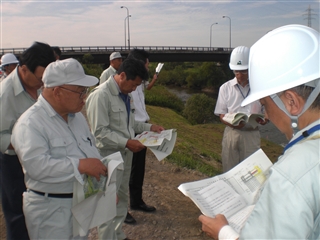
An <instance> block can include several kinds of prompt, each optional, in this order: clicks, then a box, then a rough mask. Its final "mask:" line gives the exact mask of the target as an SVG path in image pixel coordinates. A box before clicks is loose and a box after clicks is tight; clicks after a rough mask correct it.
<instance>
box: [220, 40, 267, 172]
mask: <svg viewBox="0 0 320 240" xmlns="http://www.w3.org/2000/svg"><path fill="white" fill-rule="evenodd" d="M248 61H249V48H248V47H245V46H239V47H236V48H235V49H233V51H232V53H231V56H230V63H229V66H230V69H231V70H233V73H234V74H235V77H234V78H233V79H231V80H229V81H228V82H226V83H224V84H223V85H222V86H221V87H220V89H219V96H218V100H217V103H216V108H215V110H214V113H215V114H216V115H217V116H219V117H220V121H221V122H222V123H223V124H225V125H226V128H225V130H224V133H223V139H222V154H221V157H222V168H223V172H227V171H229V170H230V169H232V168H233V167H234V166H236V165H237V164H238V163H240V162H241V161H243V160H244V159H246V158H247V157H248V156H250V155H251V154H252V153H254V152H255V151H257V150H258V149H259V148H260V132H259V128H258V127H256V126H253V125H251V124H250V123H245V122H241V123H240V124H239V125H237V126H234V125H232V124H230V123H229V122H227V121H225V120H224V117H225V115H226V114H231V113H239V112H240V113H245V114H247V115H249V114H252V113H258V114H262V106H261V104H260V103H259V101H255V102H252V103H251V104H249V105H248V106H245V107H241V106H240V104H241V102H242V101H243V100H244V99H245V98H246V96H248V94H249V93H250V86H249V79H248ZM257 122H258V123H259V124H266V123H267V120H266V121H263V120H261V119H257Z"/></svg>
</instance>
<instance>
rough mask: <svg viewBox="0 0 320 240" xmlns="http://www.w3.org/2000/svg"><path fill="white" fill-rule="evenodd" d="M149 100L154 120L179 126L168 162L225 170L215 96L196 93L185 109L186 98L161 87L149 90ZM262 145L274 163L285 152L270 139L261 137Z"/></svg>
mask: <svg viewBox="0 0 320 240" xmlns="http://www.w3.org/2000/svg"><path fill="white" fill-rule="evenodd" d="M146 103H147V112H148V114H149V116H150V118H151V123H154V124H159V125H162V126H163V127H165V128H166V129H177V133H178V137H177V141H176V145H175V148H174V151H173V153H172V154H171V155H169V156H168V157H167V158H166V159H165V161H169V162H171V163H174V164H177V165H178V166H180V167H186V168H188V169H194V170H197V171H200V172H202V173H204V174H206V175H208V176H213V175H216V174H220V173H221V170H222V166H221V142H222V136H223V131H224V128H225V126H224V125H223V124H221V123H220V121H219V119H218V117H216V116H214V114H213V109H214V107H215V101H214V100H213V99H211V98H209V97H207V96H206V95H205V94H195V95H193V96H192V97H191V98H189V99H188V100H187V102H186V105H185V106H184V107H183V109H182V110H181V105H183V103H182V101H181V100H180V99H178V98H177V97H176V96H175V95H174V94H173V93H170V92H169V91H168V90H167V89H166V88H164V87H161V86H157V87H154V88H152V90H151V91H146ZM190 119H191V120H190ZM261 148H262V149H263V150H264V152H265V153H266V154H267V156H268V157H269V158H270V159H271V161H273V162H275V161H276V160H277V158H278V156H279V155H280V154H281V153H282V151H283V148H282V147H281V146H280V145H278V144H275V143H273V142H270V141H268V140H266V139H261Z"/></svg>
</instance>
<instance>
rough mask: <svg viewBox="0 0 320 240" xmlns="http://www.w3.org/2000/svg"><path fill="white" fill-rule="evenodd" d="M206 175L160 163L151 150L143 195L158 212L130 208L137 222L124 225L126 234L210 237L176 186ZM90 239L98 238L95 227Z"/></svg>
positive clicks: (141, 239)
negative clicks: (145, 211)
mask: <svg viewBox="0 0 320 240" xmlns="http://www.w3.org/2000/svg"><path fill="white" fill-rule="evenodd" d="M206 177H207V176H205V175H203V174H201V173H199V172H195V171H191V170H186V169H181V168H179V167H176V166H175V165H173V164H170V163H167V162H164V161H161V162H159V161H158V160H157V159H156V158H155V157H154V155H153V154H152V153H151V152H150V151H148V152H147V161H146V174H145V181H144V188H143V198H144V200H145V202H146V203H147V204H150V205H153V206H155V207H156V208H157V211H156V212H154V213H143V212H139V211H130V213H131V214H132V215H133V216H134V218H135V219H136V220H137V223H136V224H135V225H128V224H124V231H125V233H126V234H127V237H128V238H130V239H135V240H153V239H155V240H156V239H165V240H169V239H184V240H188V239H190V240H192V239H197V240H209V239H211V238H209V237H207V236H206V235H205V234H204V233H203V232H202V231H201V224H200V222H199V221H198V216H199V215H200V211H199V209H198V208H197V207H196V205H194V203H193V202H192V201H191V200H190V199H189V198H187V197H185V196H184V195H183V194H182V193H181V192H180V191H179V190H178V189H177V187H178V186H179V185H180V184H181V183H184V182H189V181H195V180H199V179H203V178H206ZM89 239H91V240H96V239H98V238H97V235H96V230H93V231H92V232H91V234H90V236H89Z"/></svg>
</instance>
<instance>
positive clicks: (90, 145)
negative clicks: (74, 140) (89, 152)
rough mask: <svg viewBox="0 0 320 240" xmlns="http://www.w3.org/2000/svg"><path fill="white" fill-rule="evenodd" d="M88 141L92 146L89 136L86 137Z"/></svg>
mask: <svg viewBox="0 0 320 240" xmlns="http://www.w3.org/2000/svg"><path fill="white" fill-rule="evenodd" d="M87 139H88V141H89V142H90V146H92V142H91V139H90V138H89V137H87Z"/></svg>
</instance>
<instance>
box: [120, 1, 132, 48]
mask: <svg viewBox="0 0 320 240" xmlns="http://www.w3.org/2000/svg"><path fill="white" fill-rule="evenodd" d="M121 8H125V9H127V17H126V19H128V48H129V50H130V27H129V17H131V15H129V9H128V8H127V7H125V6H121Z"/></svg>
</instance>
